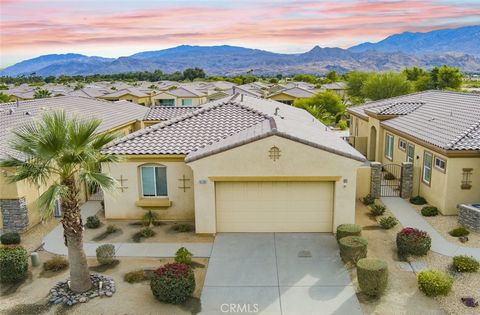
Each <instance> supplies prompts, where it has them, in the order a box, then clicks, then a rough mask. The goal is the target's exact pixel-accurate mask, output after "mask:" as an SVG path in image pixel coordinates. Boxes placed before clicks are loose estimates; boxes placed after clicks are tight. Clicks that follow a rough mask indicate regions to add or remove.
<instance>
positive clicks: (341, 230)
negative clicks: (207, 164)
mask: <svg viewBox="0 0 480 315" xmlns="http://www.w3.org/2000/svg"><path fill="white" fill-rule="evenodd" d="M361 234H362V227H361V226H360V225H358V224H340V225H339V226H337V234H336V237H337V241H339V240H340V239H341V238H344V237H346V236H360V235H361Z"/></svg>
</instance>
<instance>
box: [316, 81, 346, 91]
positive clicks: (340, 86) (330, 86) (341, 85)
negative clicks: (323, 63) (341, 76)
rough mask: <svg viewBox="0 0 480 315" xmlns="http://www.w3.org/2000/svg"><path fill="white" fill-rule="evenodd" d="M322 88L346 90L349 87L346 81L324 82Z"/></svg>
mask: <svg viewBox="0 0 480 315" xmlns="http://www.w3.org/2000/svg"><path fill="white" fill-rule="evenodd" d="M320 88H321V89H322V90H346V89H347V83H345V82H333V83H327V84H322V86H321V87H320Z"/></svg>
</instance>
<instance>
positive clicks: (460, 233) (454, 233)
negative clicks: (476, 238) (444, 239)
mask: <svg viewBox="0 0 480 315" xmlns="http://www.w3.org/2000/svg"><path fill="white" fill-rule="evenodd" d="M448 234H450V235H451V236H453V237H460V236H467V235H468V234H470V231H468V230H467V229H466V228H464V227H463V226H461V227H458V228H455V229H453V230H451V231H450V232H448Z"/></svg>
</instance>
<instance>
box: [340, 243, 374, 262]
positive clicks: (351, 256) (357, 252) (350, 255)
mask: <svg viewBox="0 0 480 315" xmlns="http://www.w3.org/2000/svg"><path fill="white" fill-rule="evenodd" d="M338 245H339V247H340V257H342V260H343V261H344V262H350V261H351V262H354V263H356V262H357V261H358V260H359V259H361V258H365V257H367V245H368V241H367V240H366V239H364V238H363V237H360V236H347V237H343V238H341V239H340V241H338Z"/></svg>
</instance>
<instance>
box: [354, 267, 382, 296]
mask: <svg viewBox="0 0 480 315" xmlns="http://www.w3.org/2000/svg"><path fill="white" fill-rule="evenodd" d="M357 278H358V285H359V286H360V288H361V289H362V292H364V293H365V294H367V295H370V296H380V295H382V293H383V292H384V291H385V289H386V288H387V283H388V267H387V263H386V262H384V261H383V260H380V259H374V258H362V259H360V260H359V261H358V262H357Z"/></svg>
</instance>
